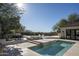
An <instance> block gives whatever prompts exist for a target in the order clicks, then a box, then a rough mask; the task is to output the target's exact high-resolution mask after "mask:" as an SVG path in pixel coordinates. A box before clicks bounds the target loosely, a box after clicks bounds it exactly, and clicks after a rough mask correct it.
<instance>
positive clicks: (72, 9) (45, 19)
mask: <svg viewBox="0 0 79 59" xmlns="http://www.w3.org/2000/svg"><path fill="white" fill-rule="evenodd" d="M73 13H77V14H79V4H77V3H74V4H71V3H70V4H68V3H63V4H61V3H59V4H58V3H57V4H56V3H26V4H24V14H23V16H22V18H21V24H22V25H24V26H25V28H26V29H27V30H31V31H34V32H51V31H53V29H52V27H53V26H54V25H55V24H56V23H58V22H59V21H60V20H61V19H65V18H67V17H68V15H70V14H73Z"/></svg>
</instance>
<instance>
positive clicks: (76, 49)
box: [7, 39, 79, 56]
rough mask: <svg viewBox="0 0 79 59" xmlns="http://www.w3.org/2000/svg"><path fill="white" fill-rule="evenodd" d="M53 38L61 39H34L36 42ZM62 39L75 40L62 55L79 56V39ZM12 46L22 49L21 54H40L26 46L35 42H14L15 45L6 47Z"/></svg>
mask: <svg viewBox="0 0 79 59" xmlns="http://www.w3.org/2000/svg"><path fill="white" fill-rule="evenodd" d="M54 40H63V39H43V40H35V41H38V42H42V43H46V42H50V41H54ZM63 41H70V42H76V43H75V44H74V45H73V46H72V47H71V48H70V49H69V50H68V51H67V52H65V54H64V55H63V56H79V41H74V40H63ZM10 46H14V47H16V48H21V49H22V51H23V52H22V53H21V54H22V55H23V56H41V55H40V54H39V53H37V52H35V51H32V50H30V49H29V48H28V47H32V46H36V44H33V43H29V42H25V43H21V44H15V45H8V46H7V47H10Z"/></svg>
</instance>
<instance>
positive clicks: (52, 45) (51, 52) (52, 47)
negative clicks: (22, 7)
mask: <svg viewBox="0 0 79 59" xmlns="http://www.w3.org/2000/svg"><path fill="white" fill-rule="evenodd" d="M73 44H75V42H69V41H61V40H55V41H52V42H49V43H47V44H45V45H41V44H40V45H37V46H33V47H29V49H31V50H33V51H35V52H37V53H39V54H40V55H44V56H62V55H63V54H64V53H65V52H66V51H67V50H68V49H69V48H71V47H72V46H73Z"/></svg>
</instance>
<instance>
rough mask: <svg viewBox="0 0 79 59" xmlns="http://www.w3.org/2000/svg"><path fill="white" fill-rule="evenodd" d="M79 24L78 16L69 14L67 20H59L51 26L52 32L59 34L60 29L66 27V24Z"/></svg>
mask: <svg viewBox="0 0 79 59" xmlns="http://www.w3.org/2000/svg"><path fill="white" fill-rule="evenodd" d="M77 21H78V22H79V15H78V14H76V13H74V14H70V15H69V16H68V18H67V19H61V20H60V21H59V22H58V23H57V24H55V25H54V26H53V30H54V31H58V32H60V28H61V27H65V26H67V24H68V23H73V22H77Z"/></svg>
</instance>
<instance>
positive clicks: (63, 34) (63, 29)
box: [60, 26, 79, 39]
mask: <svg viewBox="0 0 79 59" xmlns="http://www.w3.org/2000/svg"><path fill="white" fill-rule="evenodd" d="M67 29H71V31H72V29H79V26H75V27H63V28H61V35H60V37H61V38H66V30H67ZM71 34H72V33H71ZM76 38H78V39H79V37H78V36H77V37H76Z"/></svg>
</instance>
